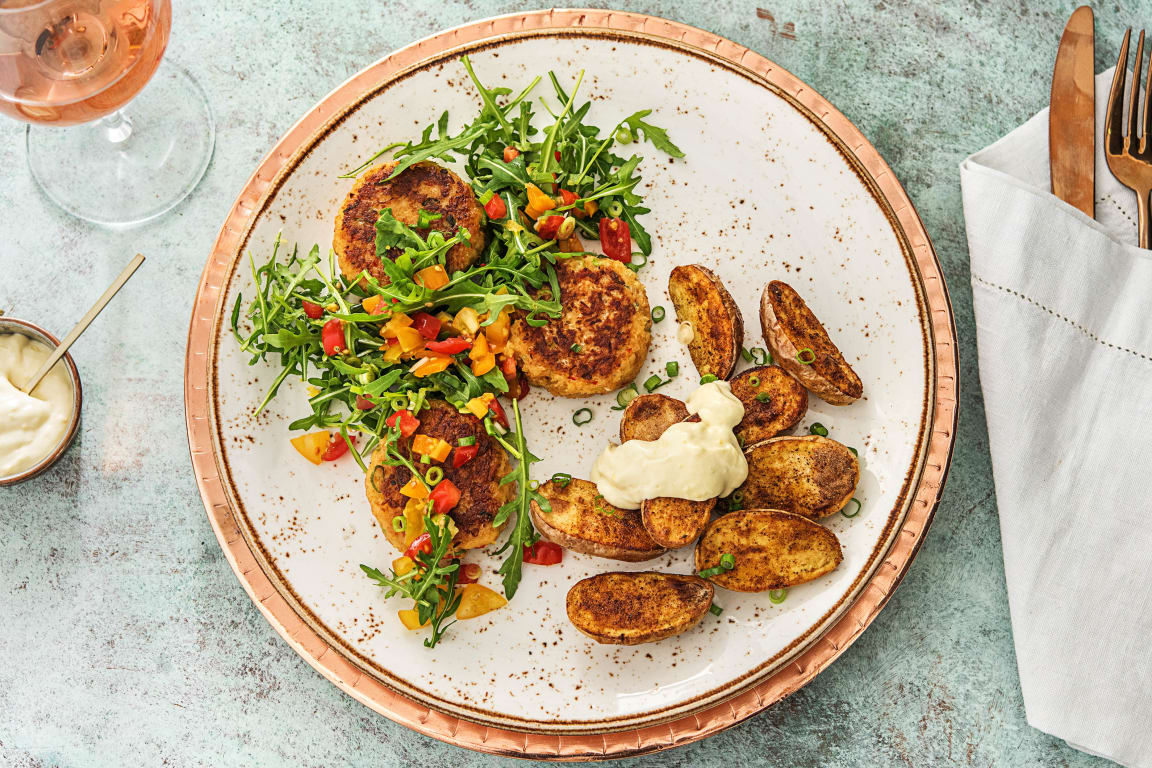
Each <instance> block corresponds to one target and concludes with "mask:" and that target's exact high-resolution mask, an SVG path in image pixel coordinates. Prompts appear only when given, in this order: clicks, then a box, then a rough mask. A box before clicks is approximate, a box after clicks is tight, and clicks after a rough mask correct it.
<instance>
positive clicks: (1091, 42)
mask: <svg viewBox="0 0 1152 768" xmlns="http://www.w3.org/2000/svg"><path fill="white" fill-rule="evenodd" d="M1095 38H1096V26H1095V19H1094V18H1093V16H1092V9H1091V8H1090V7H1089V6H1087V5H1083V6H1081V7H1079V8H1077V9H1076V10H1075V11H1073V12H1072V16H1071V18H1069V19H1068V25H1067V26H1065V27H1064V34H1063V35H1062V36H1061V37H1060V49H1059V50H1058V51H1057V53H1056V66H1055V67H1054V68H1053V71H1052V99H1051V107H1050V109H1049V112H1048V160H1049V167H1050V168H1051V173H1052V193H1053V194H1055V195H1056V196H1057V197H1059V198H1060V199H1061V200H1064V201H1065V202H1067V203H1070V204H1072V205H1074V206H1076V207H1077V208H1079V209H1080V210H1082V211H1084V213H1086V214H1088V215H1089V216H1092V217H1093V218H1095V215H1096V204H1095V199H1096V195H1095V187H1096V107H1095V102H1096V79H1095V74H1096V72H1095V63H1094V57H1095V48H1096V42H1095Z"/></svg>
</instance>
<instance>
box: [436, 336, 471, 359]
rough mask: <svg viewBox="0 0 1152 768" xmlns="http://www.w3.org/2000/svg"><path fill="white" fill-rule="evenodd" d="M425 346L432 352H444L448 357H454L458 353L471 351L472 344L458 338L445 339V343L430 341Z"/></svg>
mask: <svg viewBox="0 0 1152 768" xmlns="http://www.w3.org/2000/svg"><path fill="white" fill-rule="evenodd" d="M424 346H425V348H426V349H428V350H429V351H430V352H443V353H444V354H446V355H454V354H456V353H457V352H463V351H464V350H466V349H471V348H472V342H470V341H468V340H467V339H461V338H459V337H457V338H454V339H444V340H443V341H430V342H428V343H427V344H425V345H424Z"/></svg>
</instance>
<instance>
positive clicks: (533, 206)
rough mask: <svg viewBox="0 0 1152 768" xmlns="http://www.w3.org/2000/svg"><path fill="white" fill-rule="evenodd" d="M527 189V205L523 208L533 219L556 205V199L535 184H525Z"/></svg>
mask: <svg viewBox="0 0 1152 768" xmlns="http://www.w3.org/2000/svg"><path fill="white" fill-rule="evenodd" d="M527 191H528V205H527V207H526V208H525V209H524V213H526V214H528V215H529V216H531V217H532V218H534V219H538V218H540V215H541V214H542V213H544V212H545V211H550V210H552V209H553V208H555V207H556V201H555V200H553V199H552V198H551V197H549V196H548V195H546V194H544V192H543V191H541V189H540V187H538V186H536V185H535V184H529V185H528V186H527Z"/></svg>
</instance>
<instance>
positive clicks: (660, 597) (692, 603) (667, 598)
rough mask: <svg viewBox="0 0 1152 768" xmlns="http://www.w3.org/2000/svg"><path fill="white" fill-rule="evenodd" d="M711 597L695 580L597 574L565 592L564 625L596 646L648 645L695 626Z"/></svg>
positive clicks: (657, 575)
mask: <svg viewBox="0 0 1152 768" xmlns="http://www.w3.org/2000/svg"><path fill="white" fill-rule="evenodd" d="M715 591H716V590H715V588H714V587H713V586H712V585H711V584H710V583H708V581H706V580H705V579H701V578H700V577H698V576H685V575H682V574H674V573H654V572H652V571H643V572H641V573H620V572H616V573H600V574H597V575H596V576H591V577H589V578H587V579H582V580H581V581H578V582H576V583H575V584H573V585H572V589H570V590H568V600H567V606H568V620H569V621H571V622H572V625H573V626H575V627H576V629H578V630H580V631H581V632H583V633H584V634H586V635H588V637H590V638H592V639H593V640H595V641H596V642H598V643H609V644H612V645H639V644H641V643H653V642H655V641H657V640H663V639H664V638H666V637H672V636H673V635H679V634H680V633H682V632H686V631H688V630H689V629H691V628H692V627H694V626H696V625H697V624H699V623H700V619H702V618H704V614H706V613H707V612H708V608H709V606H711V605H712V595H713V594H714V593H715Z"/></svg>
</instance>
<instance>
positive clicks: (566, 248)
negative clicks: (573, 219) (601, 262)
mask: <svg viewBox="0 0 1152 768" xmlns="http://www.w3.org/2000/svg"><path fill="white" fill-rule="evenodd" d="M556 247H557V249H559V251H560V253H580V252H581V251H583V250H584V243H582V242H580V236H579V235H572V236H571V237H566V238H564V239H563V240H561V241H559V242H558V243H556Z"/></svg>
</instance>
